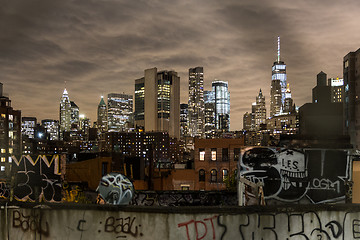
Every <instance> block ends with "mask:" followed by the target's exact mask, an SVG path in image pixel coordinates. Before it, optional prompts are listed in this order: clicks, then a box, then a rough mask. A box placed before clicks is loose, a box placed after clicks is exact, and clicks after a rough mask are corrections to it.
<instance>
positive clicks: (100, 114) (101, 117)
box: [97, 96, 108, 134]
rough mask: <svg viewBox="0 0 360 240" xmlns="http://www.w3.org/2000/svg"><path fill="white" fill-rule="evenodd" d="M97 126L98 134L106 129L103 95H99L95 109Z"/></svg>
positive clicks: (105, 108)
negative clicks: (99, 98)
mask: <svg viewBox="0 0 360 240" xmlns="http://www.w3.org/2000/svg"><path fill="white" fill-rule="evenodd" d="M97 127H98V133H99V134H100V133H104V132H106V131H107V130H108V121H107V107H106V103H105V101H104V97H103V96H101V100H100V103H99V105H98V110H97Z"/></svg>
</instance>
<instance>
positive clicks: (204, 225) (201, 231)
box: [178, 215, 218, 240]
mask: <svg viewBox="0 0 360 240" xmlns="http://www.w3.org/2000/svg"><path fill="white" fill-rule="evenodd" d="M217 217H218V216H216V215H215V216H213V217H210V218H205V219H203V220H199V221H197V220H194V219H192V220H190V221H187V222H182V223H179V224H178V227H179V228H180V227H184V226H185V228H186V236H187V239H188V240H191V238H190V231H191V230H193V231H195V236H196V240H202V239H204V238H205V237H206V236H207V235H208V223H210V224H209V225H210V226H211V229H212V231H211V233H209V234H212V239H214V240H215V236H216V232H215V227H214V222H213V219H216V218H217ZM209 232H210V231H209ZM200 235H201V236H200Z"/></svg>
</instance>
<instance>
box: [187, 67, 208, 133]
mask: <svg viewBox="0 0 360 240" xmlns="http://www.w3.org/2000/svg"><path fill="white" fill-rule="evenodd" d="M204 118H205V116H204V70H203V68H202V67H196V68H190V69H189V104H188V126H189V135H190V136H192V137H203V136H204V122H205V119H204Z"/></svg>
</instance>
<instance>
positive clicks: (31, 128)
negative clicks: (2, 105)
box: [21, 117, 37, 138]
mask: <svg viewBox="0 0 360 240" xmlns="http://www.w3.org/2000/svg"><path fill="white" fill-rule="evenodd" d="M36 124H37V120H36V117H22V118H21V134H22V135H23V136H27V137H28V138H34V137H35V128H36Z"/></svg>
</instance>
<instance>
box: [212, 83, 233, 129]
mask: <svg viewBox="0 0 360 240" xmlns="http://www.w3.org/2000/svg"><path fill="white" fill-rule="evenodd" d="M212 89H213V92H214V98H215V127H216V129H217V130H220V131H222V132H228V131H229V130H230V93H229V90H228V89H229V88H228V82H225V81H219V80H215V81H213V82H212Z"/></svg>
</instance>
